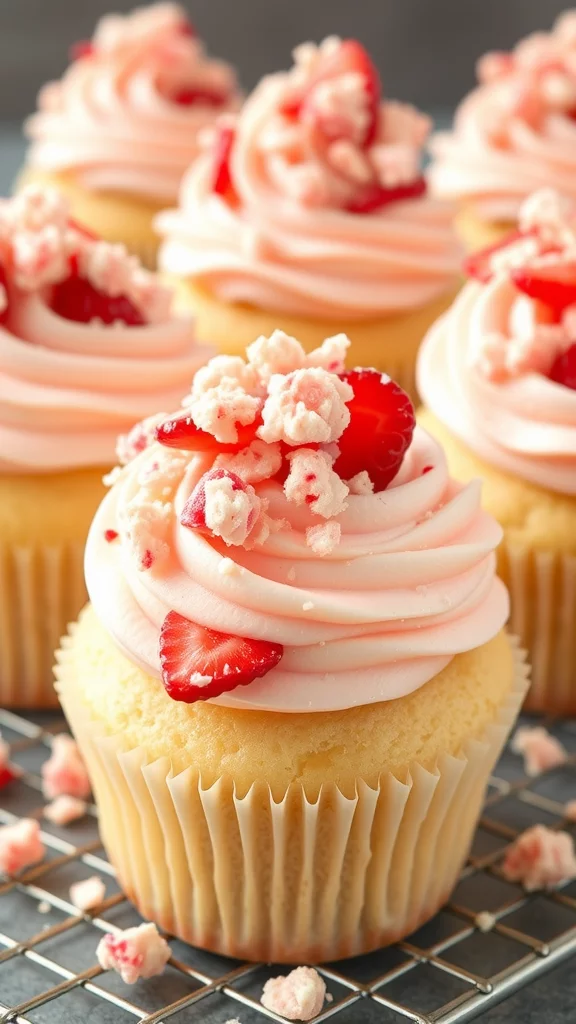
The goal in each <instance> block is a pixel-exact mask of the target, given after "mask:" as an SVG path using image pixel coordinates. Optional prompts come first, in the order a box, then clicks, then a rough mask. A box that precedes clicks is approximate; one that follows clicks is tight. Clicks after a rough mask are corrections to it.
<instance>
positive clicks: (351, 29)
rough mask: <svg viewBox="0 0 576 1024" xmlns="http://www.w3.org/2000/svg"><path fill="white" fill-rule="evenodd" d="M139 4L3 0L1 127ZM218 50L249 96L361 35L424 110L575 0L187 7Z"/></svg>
mask: <svg viewBox="0 0 576 1024" xmlns="http://www.w3.org/2000/svg"><path fill="white" fill-rule="evenodd" d="M135 2H136V0H88V2H86V0H84V2H83V3H82V2H79V0H0V119H5V120H6V119H12V118H17V117H22V116H24V114H26V113H28V112H29V111H31V110H32V109H33V106H34V101H35V96H36V92H37V90H38V88H39V87H40V86H41V85H42V84H43V83H44V82H45V81H47V80H48V79H50V78H53V77H58V76H60V75H61V74H62V71H63V70H64V68H65V66H66V60H67V56H66V55H67V51H68V48H69V46H70V44H71V43H73V42H75V41H76V40H78V39H81V38H86V37H88V36H90V35H91V34H92V30H93V27H94V24H95V22H96V20H97V18H98V17H99V16H100V15H101V14H103V13H106V12H107V11H108V10H110V8H114V9H116V10H124V11H125V10H129V9H130V8H132V7H133V6H134V5H135ZM185 6H186V7H187V8H188V10H189V11H190V15H191V18H192V21H193V22H194V24H195V25H196V26H197V29H198V31H199V32H200V34H201V35H202V36H203V37H204V38H205V39H206V41H207V42H208V44H209V47H210V49H211V50H212V52H213V53H214V54H216V55H218V56H222V57H225V58H227V59H228V60H230V61H232V62H233V63H234V64H235V65H236V66H237V67H238V69H239V71H240V75H241V78H242V80H243V82H244V84H245V85H246V87H247V88H251V87H252V86H253V85H254V83H255V82H256V81H257V80H258V78H260V76H261V75H262V74H264V73H266V72H269V71H273V70H277V69H278V68H282V67H286V66H287V64H288V62H289V55H290V50H291V48H292V47H293V46H294V45H296V44H297V43H299V42H302V40H304V39H314V40H319V39H321V38H323V36H325V35H328V34H330V33H334V32H336V33H339V34H340V35H344V36H349V35H352V36H356V37H357V38H359V39H360V40H361V41H362V42H364V43H365V44H366V45H367V46H368V47H369V48H370V50H371V52H372V53H373V55H374V58H375V59H376V61H377V63H378V65H379V67H380V70H381V72H382V76H383V79H384V83H385V88H386V91H387V92H388V95H390V96H394V97H396V98H398V99H404V100H411V101H413V102H416V103H419V104H420V105H421V106H423V107H430V106H453V105H454V104H455V103H456V101H457V100H458V98H459V97H460V96H461V95H462V94H463V93H464V92H465V91H466V90H467V89H469V88H470V86H471V84H472V82H473V71H474V62H475V60H476V58H477V57H478V56H479V55H480V54H481V53H483V52H484V51H486V50H488V49H494V48H505V47H510V46H511V45H512V44H513V43H514V42H516V40H518V39H519V38H520V37H521V36H523V35H525V34H526V33H528V32H531V31H534V30H535V29H543V28H548V27H549V26H550V25H551V23H552V20H553V18H554V17H555V15H556V14H557V13H558V12H559V11H561V10H562V9H563V7H565V6H566V2H565V0H187V2H185Z"/></svg>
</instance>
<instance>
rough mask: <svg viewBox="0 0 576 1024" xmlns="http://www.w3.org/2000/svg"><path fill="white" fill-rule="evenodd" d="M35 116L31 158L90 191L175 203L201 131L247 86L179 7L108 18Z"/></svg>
mask: <svg viewBox="0 0 576 1024" xmlns="http://www.w3.org/2000/svg"><path fill="white" fill-rule="evenodd" d="M75 55H76V59H75V60H73V63H72V64H71V66H70V68H69V69H68V71H67V72H66V73H65V75H64V76H63V78H62V79H61V80H60V81H59V82H51V83H49V84H48V85H46V86H45V87H44V88H43V89H42V91H41V92H40V95H39V98H38V112H37V113H36V114H34V115H33V116H32V117H31V118H29V119H28V121H27V124H26V132H27V134H28V136H29V138H30V139H31V140H32V146H31V148H30V152H29V154H28V161H29V163H30V165H31V166H32V167H37V168H39V169H40V170H43V171H49V172H68V171H71V172H73V173H74V174H75V175H76V176H77V177H78V178H79V180H80V181H81V182H82V184H83V185H85V186H86V187H87V188H90V189H96V190H113V191H116V192H129V193H131V194H136V195H141V196H143V197H148V198H151V199H154V200H156V201H158V202H163V201H165V202H169V201H172V200H174V198H175V197H176V195H177V191H178V185H179V183H180V179H181V177H182V175H183V173H184V171H185V170H186V168H187V167H188V166H189V164H190V163H191V162H192V161H193V159H194V158H195V157H196V155H197V153H198V142H197V136H198V133H199V132H201V131H202V129H204V128H205V127H206V126H207V125H209V124H211V123H212V122H213V120H214V118H215V117H216V116H217V115H218V114H219V113H221V112H222V111H224V110H235V109H237V108H238V106H239V104H240V98H241V97H240V92H239V89H238V85H237V82H236V79H235V76H234V74H233V72H232V70H231V68H230V67H229V66H228V65H226V64H224V63H222V62H220V61H214V60H210V59H209V58H208V57H207V56H206V54H205V52H204V48H203V46H202V44H201V42H200V40H199V39H198V38H197V37H196V35H195V33H194V31H193V29H192V28H191V26H190V24H189V22H188V19H187V14H186V11H185V10H184V9H183V8H182V7H180V6H179V5H178V4H173V3H158V4H153V5H152V6H150V7H141V8H137V9H136V10H134V11H133V12H131V13H130V14H126V15H119V14H111V15H107V16H106V17H104V18H102V19H101V21H100V22H99V23H98V25H97V26H96V30H95V32H94V36H93V38H92V40H91V41H90V42H88V43H82V44H80V45H79V46H78V47H77V48H76V49H75Z"/></svg>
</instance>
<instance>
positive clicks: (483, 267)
mask: <svg viewBox="0 0 576 1024" xmlns="http://www.w3.org/2000/svg"><path fill="white" fill-rule="evenodd" d="M524 237H525V235H524V234H523V233H522V232H521V231H511V232H510V234H509V235H506V238H503V239H501V240H500V241H499V242H496V243H495V244H494V245H488V246H486V248H484V249H479V250H478V252H473V253H472V254H471V255H470V256H468V257H467V258H466V259H465V260H464V273H465V274H466V276H467V277H473V278H474V279H475V280H476V281H481V282H482V284H487V283H488V281H490V279H491V277H492V274H493V273H494V271H493V269H492V257H493V256H494V254H495V253H498V252H500V251H501V250H502V249H507V248H508V247H509V246H510V245H513V244H514V242H519V241H520V239H521V238H524Z"/></svg>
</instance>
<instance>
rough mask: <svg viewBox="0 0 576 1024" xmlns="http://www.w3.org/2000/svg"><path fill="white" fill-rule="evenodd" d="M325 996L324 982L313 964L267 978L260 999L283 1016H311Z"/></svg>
mask: <svg viewBox="0 0 576 1024" xmlns="http://www.w3.org/2000/svg"><path fill="white" fill-rule="evenodd" d="M325 999H326V984H325V982H324V979H323V978H321V977H320V975H319V974H318V971H316V970H315V969H314V968H313V967H296V968H295V970H293V971H291V972H290V974H288V975H287V976H286V977H283V976H280V977H278V978H269V979H268V981H267V982H266V984H265V985H264V991H263V992H262V998H261V1003H262V1005H263V1006H265V1007H266V1009H267V1010H272V1012H273V1013H277V1014H278V1016H280V1017H285V1018H286V1020H312V1018H313V1017H317V1016H318V1014H319V1013H320V1011H321V1010H322V1007H323V1006H324V1000H325Z"/></svg>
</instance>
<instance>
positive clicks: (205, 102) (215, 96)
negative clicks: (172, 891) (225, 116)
mask: <svg viewBox="0 0 576 1024" xmlns="http://www.w3.org/2000/svg"><path fill="white" fill-rule="evenodd" d="M170 99H171V101H172V103H177V104H178V105H179V106H180V107H192V106H194V104H198V106H200V105H202V106H204V107H223V106H224V103H225V102H226V96H224V95H223V94H222V93H221V92H214V91H212V90H210V89H200V88H197V87H196V88H195V87H194V86H192V85H189V86H183V87H182V88H181V89H177V90H176V92H174V93H172V95H171V96H170Z"/></svg>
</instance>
